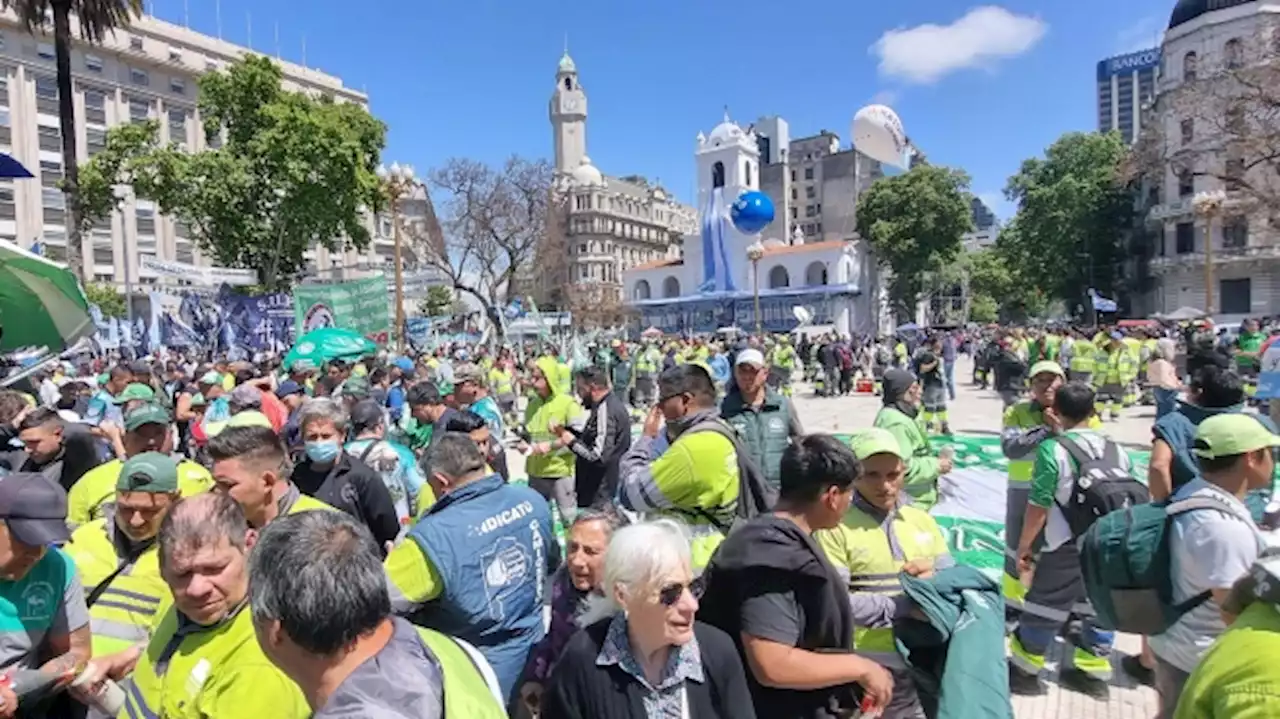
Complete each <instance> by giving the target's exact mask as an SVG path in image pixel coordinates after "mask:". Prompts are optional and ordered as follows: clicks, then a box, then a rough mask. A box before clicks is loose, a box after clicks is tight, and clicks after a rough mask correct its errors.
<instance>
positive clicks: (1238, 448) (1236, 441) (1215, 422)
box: [1193, 414, 1280, 459]
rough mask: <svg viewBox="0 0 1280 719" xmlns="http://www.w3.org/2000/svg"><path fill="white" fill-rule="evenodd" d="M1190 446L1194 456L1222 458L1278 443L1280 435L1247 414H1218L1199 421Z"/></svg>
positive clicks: (1276, 445)
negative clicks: (1193, 441)
mask: <svg viewBox="0 0 1280 719" xmlns="http://www.w3.org/2000/svg"><path fill="white" fill-rule="evenodd" d="M1193 447H1194V449H1193V451H1194V452H1195V455H1196V456H1197V457H1203V458H1204V459H1221V458H1223V457H1234V456H1235V455H1238V454H1246V453H1248V452H1255V451H1257V450H1259V449H1266V448H1268V447H1280V436H1277V435H1276V434H1274V433H1273V432H1272V431H1271V430H1270V429H1267V428H1266V427H1264V426H1263V424H1262V422H1261V421H1259V420H1258V419H1257V418H1255V417H1251V416H1249V415H1247V414H1220V415H1217V416H1215V417H1210V418H1209V419H1206V420H1205V421H1203V422H1201V423H1200V426H1199V427H1197V428H1196V440H1195V444H1194V445H1193Z"/></svg>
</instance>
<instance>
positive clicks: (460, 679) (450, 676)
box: [415, 627, 507, 719]
mask: <svg viewBox="0 0 1280 719" xmlns="http://www.w3.org/2000/svg"><path fill="white" fill-rule="evenodd" d="M415 629H417V630H418V636H420V637H422V643H423V644H426V645H427V648H428V649H430V650H431V653H432V654H434V655H435V656H436V659H437V660H438V661H439V662H440V674H441V677H442V680H443V682H444V715H445V716H446V717H465V718H466V719H507V711H506V709H504V708H503V706H502V705H501V704H499V703H498V698H497V697H495V696H494V695H493V691H492V690H491V689H490V688H489V685H488V683H487V682H486V681H485V678H484V675H482V674H481V673H480V670H479V668H477V666H476V664H475V662H474V661H473V660H472V658H471V655H470V654H469V653H468V652H467V650H466V649H463V648H462V645H460V644H458V643H457V642H456V641H454V640H453V638H451V637H449V636H447V635H445V634H441V633H440V632H437V631H435V630H432V629H424V628H423V627H415Z"/></svg>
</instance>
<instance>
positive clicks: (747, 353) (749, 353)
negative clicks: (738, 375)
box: [734, 349, 764, 367]
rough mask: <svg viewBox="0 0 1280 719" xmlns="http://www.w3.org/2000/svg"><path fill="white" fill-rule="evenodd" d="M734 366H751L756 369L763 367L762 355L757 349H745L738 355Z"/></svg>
mask: <svg viewBox="0 0 1280 719" xmlns="http://www.w3.org/2000/svg"><path fill="white" fill-rule="evenodd" d="M734 364H735V365H740V364H753V365H755V366H757V367H763V366H764V355H762V354H760V350H757V349H745V350H742V351H741V352H739V353H738V359H737V360H736V361H735V362H734Z"/></svg>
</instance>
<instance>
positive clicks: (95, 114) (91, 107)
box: [84, 90, 107, 125]
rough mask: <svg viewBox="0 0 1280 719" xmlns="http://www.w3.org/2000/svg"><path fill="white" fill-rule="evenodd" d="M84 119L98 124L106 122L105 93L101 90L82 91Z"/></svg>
mask: <svg viewBox="0 0 1280 719" xmlns="http://www.w3.org/2000/svg"><path fill="white" fill-rule="evenodd" d="M84 120H85V122H90V123H94V124H98V125H105V124H107V95H106V93H104V92H102V91H101V90H85V91H84Z"/></svg>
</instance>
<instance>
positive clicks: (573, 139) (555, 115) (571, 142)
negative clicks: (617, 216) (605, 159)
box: [550, 48, 587, 172]
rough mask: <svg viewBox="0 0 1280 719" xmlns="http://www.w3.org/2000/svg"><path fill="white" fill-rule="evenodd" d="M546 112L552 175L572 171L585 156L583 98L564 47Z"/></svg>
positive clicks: (585, 111)
mask: <svg viewBox="0 0 1280 719" xmlns="http://www.w3.org/2000/svg"><path fill="white" fill-rule="evenodd" d="M550 109H551V133H552V137H553V138H554V141H555V161H556V172H573V171H574V170H575V169H577V168H578V166H580V165H581V164H582V160H583V158H585V157H586V156H587V95H586V93H584V92H583V91H582V86H581V85H579V84H578V68H577V66H576V65H574V64H573V58H571V57H569V50H568V48H565V51H564V56H563V57H561V58H560V65H559V67H558V68H557V69H556V89H555V92H554V93H552V94H551V108H550Z"/></svg>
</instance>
